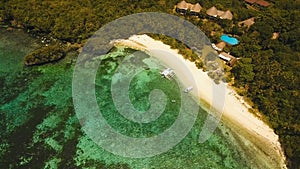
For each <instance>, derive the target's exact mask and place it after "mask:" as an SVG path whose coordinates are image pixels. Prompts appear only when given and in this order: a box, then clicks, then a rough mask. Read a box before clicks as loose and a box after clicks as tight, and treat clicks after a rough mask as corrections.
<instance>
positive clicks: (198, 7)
mask: <svg viewBox="0 0 300 169" xmlns="http://www.w3.org/2000/svg"><path fill="white" fill-rule="evenodd" d="M201 9H202V6H201V5H200V4H199V3H196V4H195V5H193V6H192V7H191V8H190V14H191V15H198V14H199V13H200V11H201Z"/></svg>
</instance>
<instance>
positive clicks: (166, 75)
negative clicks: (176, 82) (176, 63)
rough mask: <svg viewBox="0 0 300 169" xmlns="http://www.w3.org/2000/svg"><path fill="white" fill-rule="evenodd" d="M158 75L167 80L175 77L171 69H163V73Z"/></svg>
mask: <svg viewBox="0 0 300 169" xmlns="http://www.w3.org/2000/svg"><path fill="white" fill-rule="evenodd" d="M160 74H161V76H162V77H164V78H166V79H169V80H170V79H171V78H172V77H174V76H175V73H174V71H173V70H172V69H171V68H167V69H165V70H164V71H162V72H160Z"/></svg>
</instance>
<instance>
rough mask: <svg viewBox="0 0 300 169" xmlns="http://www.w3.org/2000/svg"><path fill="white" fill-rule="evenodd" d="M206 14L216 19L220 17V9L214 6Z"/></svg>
mask: <svg viewBox="0 0 300 169" xmlns="http://www.w3.org/2000/svg"><path fill="white" fill-rule="evenodd" d="M206 14H207V15H210V16H214V17H216V16H217V15H218V9H217V8H216V7H215V6H213V7H211V8H209V9H208V10H207V11H206Z"/></svg>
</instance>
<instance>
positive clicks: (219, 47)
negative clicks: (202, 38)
mask: <svg viewBox="0 0 300 169" xmlns="http://www.w3.org/2000/svg"><path fill="white" fill-rule="evenodd" d="M211 46H212V48H214V49H215V50H217V51H220V52H221V51H222V50H223V48H224V47H225V46H226V43H225V42H220V43H218V44H214V43H213V44H211Z"/></svg>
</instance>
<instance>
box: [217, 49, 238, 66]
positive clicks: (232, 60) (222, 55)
mask: <svg viewBox="0 0 300 169" xmlns="http://www.w3.org/2000/svg"><path fill="white" fill-rule="evenodd" d="M219 58H221V59H222V60H224V61H226V63H227V65H229V66H233V65H234V64H235V63H236V62H237V60H238V59H237V58H236V57H234V56H232V55H230V54H228V53H225V52H221V53H220V54H219Z"/></svg>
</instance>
